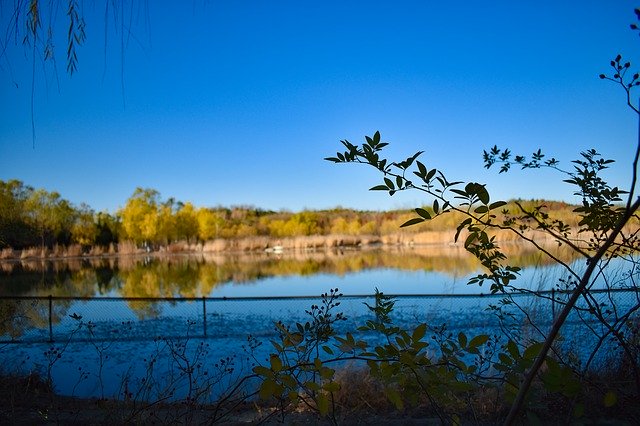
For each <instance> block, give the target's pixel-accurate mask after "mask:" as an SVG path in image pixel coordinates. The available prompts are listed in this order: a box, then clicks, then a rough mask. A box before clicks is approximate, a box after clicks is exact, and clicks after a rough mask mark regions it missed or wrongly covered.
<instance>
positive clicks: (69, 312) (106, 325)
mask: <svg viewBox="0 0 640 426" xmlns="http://www.w3.org/2000/svg"><path fill="white" fill-rule="evenodd" d="M506 249H507V250H508V251H510V258H511V259H513V261H514V263H515V264H516V265H519V266H521V267H523V268H524V269H523V271H522V275H521V277H520V278H519V280H518V281H519V285H520V286H522V287H526V288H530V289H534V290H539V289H551V288H553V287H554V286H555V285H556V284H557V283H558V280H559V279H561V278H563V276H564V274H563V271H562V270H560V269H559V268H557V267H553V266H549V265H548V264H545V263H544V262H543V261H542V260H541V258H540V257H539V256H537V255H536V254H535V253H531V252H527V251H524V250H522V249H521V248H520V247H518V246H513V247H506ZM567 261H569V262H571V259H567ZM575 266H580V265H579V264H576V265H575ZM0 267H1V270H0V292H1V293H2V295H5V296H49V295H51V296H54V297H78V296H81V297H88V298H91V300H82V301H78V300H58V299H55V300H53V301H52V302H51V306H50V305H49V301H48V299H46V298H44V299H42V300H31V299H29V300H19V301H15V300H4V301H2V305H0V306H1V308H2V309H1V311H0V316H2V319H3V320H2V322H1V323H0V336H2V337H1V338H2V340H4V341H5V342H17V341H21V342H22V343H5V344H4V345H2V347H1V348H0V362H2V363H3V365H5V368H6V366H10V369H12V370H15V369H19V370H22V371H25V372H28V371H31V370H37V371H40V372H41V373H42V374H45V375H46V374H49V373H50V374H51V376H52V378H53V380H54V383H55V385H56V387H57V389H58V391H60V392H61V393H64V394H70V395H71V394H73V395H81V396H107V397H113V396H116V397H122V395H123V385H125V384H126V387H127V389H130V388H136V389H139V390H140V389H142V383H145V381H144V380H151V377H150V376H149V369H150V360H151V359H154V357H157V359H158V360H159V361H158V362H156V363H155V364H153V367H154V368H153V371H154V372H153V381H154V386H155V387H154V391H153V392H154V394H153V395H147V398H151V399H153V398H154V397H157V396H158V395H161V394H162V392H163V391H167V389H168V388H170V387H171V386H174V387H175V386H176V385H175V384H176V383H178V384H180V383H181V382H180V380H184V378H182V379H176V377H177V376H179V374H178V373H179V372H180V371H183V369H182V370H181V368H182V367H181V366H180V364H179V361H177V360H179V359H181V358H180V357H176V356H175V355H176V350H178V349H176V347H175V342H186V343H183V344H184V346H183V347H181V349H179V350H182V351H183V352H184V354H187V355H189V356H190V357H192V358H198V359H200V360H201V361H202V362H201V365H202V368H203V369H204V368H207V367H206V366H207V365H209V368H210V369H212V370H214V369H216V368H219V366H220V362H221V361H220V360H226V361H225V362H226V363H233V364H234V374H235V375H236V376H239V375H241V374H244V373H246V372H248V371H249V370H250V368H251V365H252V363H254V362H256V360H258V361H264V360H265V359H267V358H268V354H269V352H270V351H271V345H270V339H273V338H274V337H275V332H274V323H275V322H276V321H278V320H283V321H285V322H286V323H288V324H293V323H295V322H304V321H307V320H308V315H307V314H306V313H305V310H307V309H309V307H310V306H311V305H312V304H319V303H320V300H319V298H318V296H319V295H320V294H321V293H324V292H327V291H329V289H335V288H338V289H339V290H340V292H342V293H343V294H344V295H345V297H343V299H342V302H341V306H340V311H342V312H343V313H344V314H345V315H346V316H347V318H348V321H345V322H343V323H341V324H340V327H342V329H341V330H339V331H346V330H353V329H354V328H355V327H356V326H357V325H360V324H362V323H363V322H364V321H366V320H367V319H371V318H372V314H371V313H370V312H369V310H368V309H367V308H366V306H365V305H364V303H363V302H366V303H369V304H371V303H373V299H372V298H371V297H368V298H366V297H361V296H362V295H371V294H373V293H374V289H375V288H379V289H380V290H381V291H383V292H384V293H386V294H398V295H403V297H401V298H399V299H398V301H397V303H396V309H395V313H394V320H395V321H396V322H397V323H398V324H400V325H403V326H406V327H411V326H412V325H415V324H416V323H417V322H419V321H425V322H428V323H429V324H431V325H434V326H438V325H441V324H444V323H446V324H447V325H448V328H449V329H450V330H451V331H453V332H455V333H457V332H459V331H464V332H465V333H468V334H470V335H472V334H477V333H481V332H486V331H491V330H496V329H497V327H498V321H497V319H496V317H495V316H494V315H492V314H491V312H490V311H487V310H486V308H487V306H488V305H490V304H492V303H493V304H495V303H497V302H498V300H499V299H498V298H495V297H488V296H486V294H487V293H488V289H487V288H483V287H478V286H468V285H467V284H466V283H467V280H468V278H469V277H471V276H473V275H476V274H478V273H479V272H480V268H479V266H478V264H477V262H476V261H475V259H473V258H472V257H471V256H470V255H468V254H467V253H466V252H464V251H463V250H461V249H460V248H457V247H450V246H447V247H417V248H413V249H403V250H367V251H345V252H323V253H317V252H314V253H311V252H310V253H302V254H300V253H298V254H290V255H287V254H283V255H273V254H270V255H267V254H252V255H243V256H210V257H202V256H200V257H194V256H176V257H170V258H164V259H157V258H119V259H116V258H113V259H102V260H95V259H94V260H84V261H71V262H57V263H56V262H54V263H51V262H49V263H43V262H39V261H34V262H22V263H2V264H0ZM481 293H483V294H485V296H484V297H469V296H464V297H463V296H462V295H467V294H478V295H479V294H481ZM424 294H434V295H440V296H439V297H422V296H417V295H424ZM274 296H278V297H282V298H281V299H266V300H263V299H259V298H261V297H274ZM287 296H298V298H293V299H292V298H286V297H287ZM302 296H309V297H306V298H302ZM351 296H353V297H351ZM356 296H357V297H356ZM442 296H448V297H442ZM105 297H186V298H202V297H211V298H215V299H212V300H206V301H203V300H192V301H186V302H167V301H162V302H152V301H132V300H128V301H122V300H106V299H104V298H105ZM221 298H228V299H227V300H224V299H221ZM233 298H244V299H240V300H233ZM247 298H258V299H256V300H253V299H247ZM520 300H521V303H522V304H523V305H525V306H527V307H528V308H529V309H532V310H535V311H536V312H537V315H538V318H539V319H540V323H541V324H542V326H543V327H546V326H548V325H549V324H550V323H551V320H552V318H553V313H554V309H556V307H555V306H552V305H551V304H549V303H546V302H541V301H540V300H538V299H536V298H534V297H523V298H522V299H520ZM250 335H251V336H252V337H253V338H254V339H255V340H254V342H255V343H256V344H260V346H258V347H257V348H256V349H255V350H253V351H251V350H250V349H249V346H250V345H249V341H248V340H247V339H248V336H250ZM185 336H190V339H189V340H184V338H185ZM49 340H52V342H49ZM58 353H60V354H61V356H60V357H59V358H58V357H57V354H58ZM216 364H217V365H218V367H215V365H216ZM203 371H204V370H203ZM106 372H108V373H106ZM145 377H146V379H145ZM211 377H212V375H211V373H210V371H207V374H206V375H205V374H203V375H202V376H201V379H202V380H203V383H208V385H211V383H210V382H207V380H211V379H210V378H211ZM236 378H237V377H236ZM143 379H144V380H143ZM225 380H232V378H230V377H227V378H226V379H225ZM146 383H148V382H146ZM215 383H216V386H217V388H216V389H217V390H216V389H213V388H212V389H210V395H211V397H212V398H214V396H213V395H219V392H220V389H223V388H224V386H225V383H227V382H225V381H224V380H223V381H216V382H215ZM180 386H183V387H184V383H183V384H182V385H178V386H177V387H178V388H180ZM211 386H212V385H211ZM213 387H215V386H213ZM174 391H175V392H174V394H175V395H177V396H180V395H181V391H180V389H174ZM183 391H184V389H183ZM149 392H151V391H150V390H149ZM142 397H143V396H141V398H142Z"/></svg>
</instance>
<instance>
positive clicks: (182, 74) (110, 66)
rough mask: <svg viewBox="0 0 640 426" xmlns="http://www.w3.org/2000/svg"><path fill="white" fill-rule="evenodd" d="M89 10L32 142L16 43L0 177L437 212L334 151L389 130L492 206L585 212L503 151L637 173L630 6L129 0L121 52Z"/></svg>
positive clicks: (39, 98) (9, 61)
mask: <svg viewBox="0 0 640 426" xmlns="http://www.w3.org/2000/svg"><path fill="white" fill-rule="evenodd" d="M63 3H65V2H63ZM85 3H86V4H85V5H84V15H85V19H86V33H87V42H86V44H85V45H84V46H83V47H81V48H80V49H79V50H78V60H79V64H78V71H77V73H76V74H74V75H73V77H69V76H68V75H67V74H66V73H65V67H66V65H65V50H66V49H65V47H66V46H65V40H64V36H65V34H66V25H67V23H66V16H65V14H64V12H65V11H64V8H63V9H62V10H61V11H59V12H58V16H57V24H58V27H57V28H58V30H59V31H60V34H61V38H59V39H56V49H57V69H58V72H57V74H56V73H55V71H54V69H53V67H52V66H51V65H50V64H48V65H43V63H42V61H41V60H37V62H36V77H35V96H34V107H35V114H34V119H35V126H36V139H35V148H34V147H33V141H32V136H31V113H30V97H31V62H30V55H31V53H30V50H29V49H25V48H24V47H23V46H22V45H21V43H20V40H18V43H17V45H16V44H15V42H14V41H11V43H10V45H9V48H8V49H7V50H6V52H5V56H4V57H2V59H1V60H0V179H2V180H8V179H20V180H22V181H24V182H25V183H27V184H29V185H32V186H35V187H38V188H40V187H43V188H46V189H47V190H56V191H58V192H60V193H61V194H62V196H63V197H65V198H67V199H69V200H71V201H72V202H74V203H76V204H79V203H80V202H86V203H88V204H89V205H91V206H92V207H93V208H95V209H96V210H103V209H106V210H109V211H111V212H114V211H115V210H116V209H118V208H119V207H121V206H123V205H124V203H125V202H126V199H127V198H128V197H129V196H130V195H131V194H132V193H133V191H134V189H135V188H136V187H137V186H142V187H151V188H154V189H156V190H158V191H160V193H161V195H162V196H163V198H168V197H170V196H173V197H175V198H176V199H178V200H182V201H191V202H193V203H194V204H195V205H197V206H216V205H225V206H229V205H239V204H242V205H254V206H257V207H262V208H267V209H275V210H279V209H288V210H293V211H297V210H301V209H303V208H312V209H319V208H331V207H335V206H338V205H341V206H345V207H353V208H358V209H376V210H377V209H389V208H405V207H413V206H415V205H419V204H421V203H422V201H423V200H422V198H421V196H420V195H419V194H417V193H410V194H397V195H395V196H393V197H389V196H388V195H386V194H385V193H382V192H369V191H368V190H367V189H368V188H370V187H371V186H374V185H377V184H378V183H380V180H381V177H380V176H379V175H377V174H376V173H375V171H373V170H369V169H368V168H365V167H362V166H360V167H359V166H355V165H334V164H331V163H328V162H326V161H323V160H322V158H323V157H326V156H330V155H334V154H335V151H336V150H338V149H339V148H340V147H341V145H340V144H339V141H340V139H348V140H349V141H351V142H360V141H362V140H363V138H364V135H371V134H373V133H374V132H375V131H376V130H379V131H380V132H381V133H382V137H383V139H384V140H385V141H387V142H390V143H391V145H390V149H389V155H390V156H391V157H392V158H394V159H397V160H401V159H404V158H406V157H407V156H408V155H410V154H412V153H413V152H415V151H417V150H424V151H425V154H424V155H423V161H424V162H425V163H426V164H427V165H428V166H431V167H438V168H440V169H441V170H443V171H444V172H445V173H446V175H447V176H448V178H449V179H450V180H476V181H479V182H482V183H487V184H488V188H489V190H490V191H491V193H492V194H493V198H494V199H497V198H504V199H508V198H513V197H522V198H541V197H544V198H550V199H561V200H567V201H572V200H573V201H575V199H573V198H572V196H571V192H572V188H571V187H569V186H568V185H566V184H563V183H561V176H558V175H557V174H554V173H551V172H548V171H547V172H544V171H538V172H519V171H514V173H510V174H508V175H498V174H497V170H495V171H494V170H491V171H487V170H485V169H483V167H482V159H481V154H482V150H483V149H485V148H488V147H490V146H493V145H494V144H497V145H498V146H502V147H510V148H511V149H512V150H513V151H516V152H523V153H530V152H531V151H533V149H534V148H538V147H540V148H542V149H543V150H544V151H546V152H547V153H549V154H550V155H553V156H555V157H556V158H558V159H560V160H561V161H562V164H564V165H568V163H569V161H570V160H572V159H574V158H576V157H577V155H578V153H579V152H580V151H581V150H584V149H587V148H596V149H598V150H599V151H600V152H602V153H603V154H604V155H605V156H607V157H610V158H614V159H617V160H618V163H616V164H615V165H614V167H613V168H612V170H611V171H610V173H609V174H607V177H609V178H610V179H611V181H612V182H613V183H615V184H617V185H621V186H623V187H624V186H626V182H627V181H628V179H629V177H630V175H631V164H630V163H631V156H632V153H633V145H634V143H635V141H636V138H637V129H638V124H637V123H638V120H637V117H636V116H634V114H633V113H632V112H631V110H629V109H628V108H627V107H626V106H625V101H624V94H623V92H622V91H621V89H619V88H618V87H615V86H614V85H613V84H611V83H609V84H608V83H607V82H604V81H601V80H600V79H598V74H600V73H601V72H606V73H608V72H609V61H610V60H611V59H612V58H613V57H615V55H616V54H618V53H620V54H622V55H623V56H625V57H627V58H629V60H631V62H632V63H633V65H634V67H635V66H637V67H638V68H633V69H634V70H635V69H640V56H639V55H638V47H640V37H638V33H637V32H632V31H631V30H630V29H629V24H630V23H632V22H635V15H634V13H633V8H634V6H636V5H635V4H634V3H633V2H630V1H616V2H612V1H581V2H575V1H559V0H556V1H535V2H534V1H512V0H511V1H464V2H462V1H459V2H444V1H413V2H412V1H393V2H391V1H386V2H383V1H367V2H365V1H353V2H346V1H323V2H306V1H300V0H296V1H236V0H234V1H211V2H207V1H195V2H193V3H183V2H176V1H151V2H141V1H140V2H138V1H136V2H134V5H133V8H129V6H128V5H129V4H130V3H129V2H125V3H126V4H127V10H126V12H125V18H126V22H127V25H128V24H129V22H131V23H132V28H131V35H130V36H129V35H128V34H127V37H126V38H125V39H124V42H125V44H126V47H125V50H124V53H123V54H121V53H122V52H121V49H120V41H121V40H120V33H119V31H120V29H119V28H118V25H119V24H118V23H115V22H114V19H113V15H112V12H113V9H111V10H110V11H109V13H110V18H109V20H108V28H107V39H106V46H107V47H106V49H105V17H104V16H105V10H104V6H103V5H102V4H103V2H93V1H86V2H85ZM144 3H148V9H146V8H145V7H143V6H140V5H141V4H144ZM132 11H133V12H132ZM11 12H12V6H11V5H9V6H8V5H6V4H4V5H3V6H2V9H1V13H2V14H1V16H0V18H1V22H2V27H1V28H0V34H1V33H4V32H5V30H6V28H7V22H8V20H9V15H10V13H11ZM131 13H132V16H131V19H129V16H128V15H129V14H131ZM3 41H6V40H3ZM122 57H124V64H123V66H121V58H122ZM121 77H123V83H124V84H123V86H124V89H122V84H121V83H122V81H121ZM56 81H58V82H59V83H57V82H56ZM638 95H640V92H639V93H638Z"/></svg>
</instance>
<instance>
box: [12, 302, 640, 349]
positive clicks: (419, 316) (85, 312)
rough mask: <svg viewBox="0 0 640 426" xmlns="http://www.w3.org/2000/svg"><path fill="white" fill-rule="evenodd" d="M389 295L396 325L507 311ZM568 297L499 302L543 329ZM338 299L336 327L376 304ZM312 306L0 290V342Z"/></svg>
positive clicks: (487, 325)
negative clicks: (7, 292) (339, 315)
mask: <svg viewBox="0 0 640 426" xmlns="http://www.w3.org/2000/svg"><path fill="white" fill-rule="evenodd" d="M591 294H592V295H593V297H594V301H595V302H596V303H597V304H598V306H600V307H601V310H602V312H603V313H604V314H605V315H612V316H614V315H619V313H620V312H623V311H624V312H626V311H629V310H637V309H638V307H639V306H640V291H639V290H638V289H616V290H592V292H591ZM391 296H392V297H393V298H394V299H395V301H396V302H395V309H394V311H393V315H392V318H393V321H394V322H395V323H396V324H397V325H400V326H406V327H410V326H411V325H412V324H413V325H415V324H418V323H420V322H427V323H428V324H430V325H433V326H440V325H443V324H446V327H447V329H448V330H451V331H455V330H465V332H466V331H469V332H473V331H478V332H487V331H489V332H490V331H491V330H498V329H499V328H500V327H504V320H505V317H504V316H502V317H501V316H500V315H498V314H497V311H496V310H495V309H492V306H493V307H495V306H498V305H500V304H501V301H502V300H504V299H505V297H506V295H504V294H497V295H482V294H398V295H391ZM568 296H569V293H568V292H563V291H557V290H550V291H537V292H522V293H511V294H510V295H509V298H508V301H507V302H508V303H507V305H504V304H503V305H504V306H506V308H507V310H506V311H510V312H511V314H510V315H511V318H510V319H511V324H524V323H532V322H533V321H535V324H536V327H538V328H540V327H542V328H545V327H548V326H550V325H551V324H552V322H553V319H554V318H555V317H556V315H557V314H558V312H559V311H560V309H561V308H562V306H563V305H564V303H565V301H566V300H567V299H568ZM338 301H339V302H340V305H339V306H337V307H335V308H334V309H333V313H334V315H335V313H337V312H342V313H343V314H344V316H345V318H346V321H340V322H339V323H337V324H336V326H337V328H338V330H337V331H338V332H340V331H351V330H354V329H355V328H356V327H357V326H359V325H362V324H364V323H365V321H367V320H370V319H373V318H374V317H375V316H374V314H373V313H372V312H371V310H370V309H369V308H368V306H373V305H375V296H374V295H343V296H341V297H340V298H339V300H338ZM311 305H321V297H320V296H289V297H234V298H227V297H199V298H195V297H191V298H189V297H180V298H154V297H57V296H45V297H38V296H0V343H4V344H9V343H11V344H17V343H44V342H51V343H52V342H61V341H76V342H82V341H112V340H152V339H157V338H170V339H183V338H194V337H196V338H205V339H216V338H218V339H220V338H224V339H229V338H236V339H245V338H246V336H247V335H252V336H257V337H268V336H272V335H274V334H275V327H274V323H275V322H277V321H282V322H283V323H285V324H294V323H296V322H301V323H305V322H306V321H309V320H310V319H311V317H310V316H309V314H308V312H307V311H308V310H309V309H310V307H311ZM520 308H523V309H520ZM589 309H590V308H589V306H587V305H586V303H585V302H584V301H583V302H581V303H580V304H579V305H578V306H577V309H576V310H575V312H574V314H572V316H570V317H569V320H568V322H567V324H568V326H569V327H571V324H574V325H577V324H589V323H594V322H596V319H595V318H593V317H592V316H591V317H590V315H589V313H590V312H589ZM525 311H526V314H525V313H524V312H525ZM504 312H505V311H503V313H504ZM574 334H575V333H574Z"/></svg>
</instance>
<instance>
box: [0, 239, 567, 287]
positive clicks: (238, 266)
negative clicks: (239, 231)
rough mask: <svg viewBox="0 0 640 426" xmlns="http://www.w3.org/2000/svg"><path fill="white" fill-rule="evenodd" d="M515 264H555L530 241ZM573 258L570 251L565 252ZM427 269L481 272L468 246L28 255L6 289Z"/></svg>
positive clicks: (6, 275) (5, 275) (4, 281)
mask: <svg viewBox="0 0 640 426" xmlns="http://www.w3.org/2000/svg"><path fill="white" fill-rule="evenodd" d="M503 249H504V251H505V252H506V254H507V255H508V256H509V259H510V261H511V264H513V265H517V266H520V267H523V268H526V267H540V266H545V265H548V264H550V262H549V260H548V259H546V258H543V257H542V256H541V255H540V253H538V252H537V251H535V250H532V249H529V248H527V247H524V246H522V245H518V244H511V245H505V246H504V247H503ZM558 254H559V255H560V256H561V257H562V258H563V260H565V261H570V260H572V259H571V257H570V256H569V254H568V253H563V252H559V253H558ZM387 269H393V270H398V271H423V272H434V273H439V274H443V275H445V276H446V277H449V278H451V279H452V280H453V279H458V278H460V277H464V276H468V275H470V274H472V273H475V272H477V271H480V269H481V268H480V265H479V263H478V261H477V260H476V259H475V258H474V257H473V256H471V255H469V253H467V252H466V251H465V250H464V249H463V248H462V247H460V246H416V247H399V248H392V249H388V248H387V249H367V250H349V251H338V250H332V251H315V252H292V253H283V254H278V255H275V254H269V253H248V254H229V255H221V254H211V255H209V254H200V255H189V256H185V255H182V256H163V257H159V256H158V257H134V256H127V257H125V256H123V257H113V258H94V259H72V260H64V261H41V260H28V261H21V262H0V294H2V295H11V296H13V295H31V296H47V295H52V296H71V297H77V296H83V297H91V296H101V295H111V296H123V297H201V296H210V295H212V294H213V293H214V290H215V289H216V288H219V287H220V286H223V285H226V284H231V283H233V284H246V283H253V284H255V283H258V282H260V281H263V280H266V279H269V278H272V277H311V276H315V275H318V274H328V275H332V276H336V277H344V276H345V275H347V274H355V273H359V272H363V271H373V270H387Z"/></svg>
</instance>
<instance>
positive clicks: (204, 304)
mask: <svg viewBox="0 0 640 426" xmlns="http://www.w3.org/2000/svg"><path fill="white" fill-rule="evenodd" d="M202 324H203V325H204V337H207V299H206V297H204V296H202Z"/></svg>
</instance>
